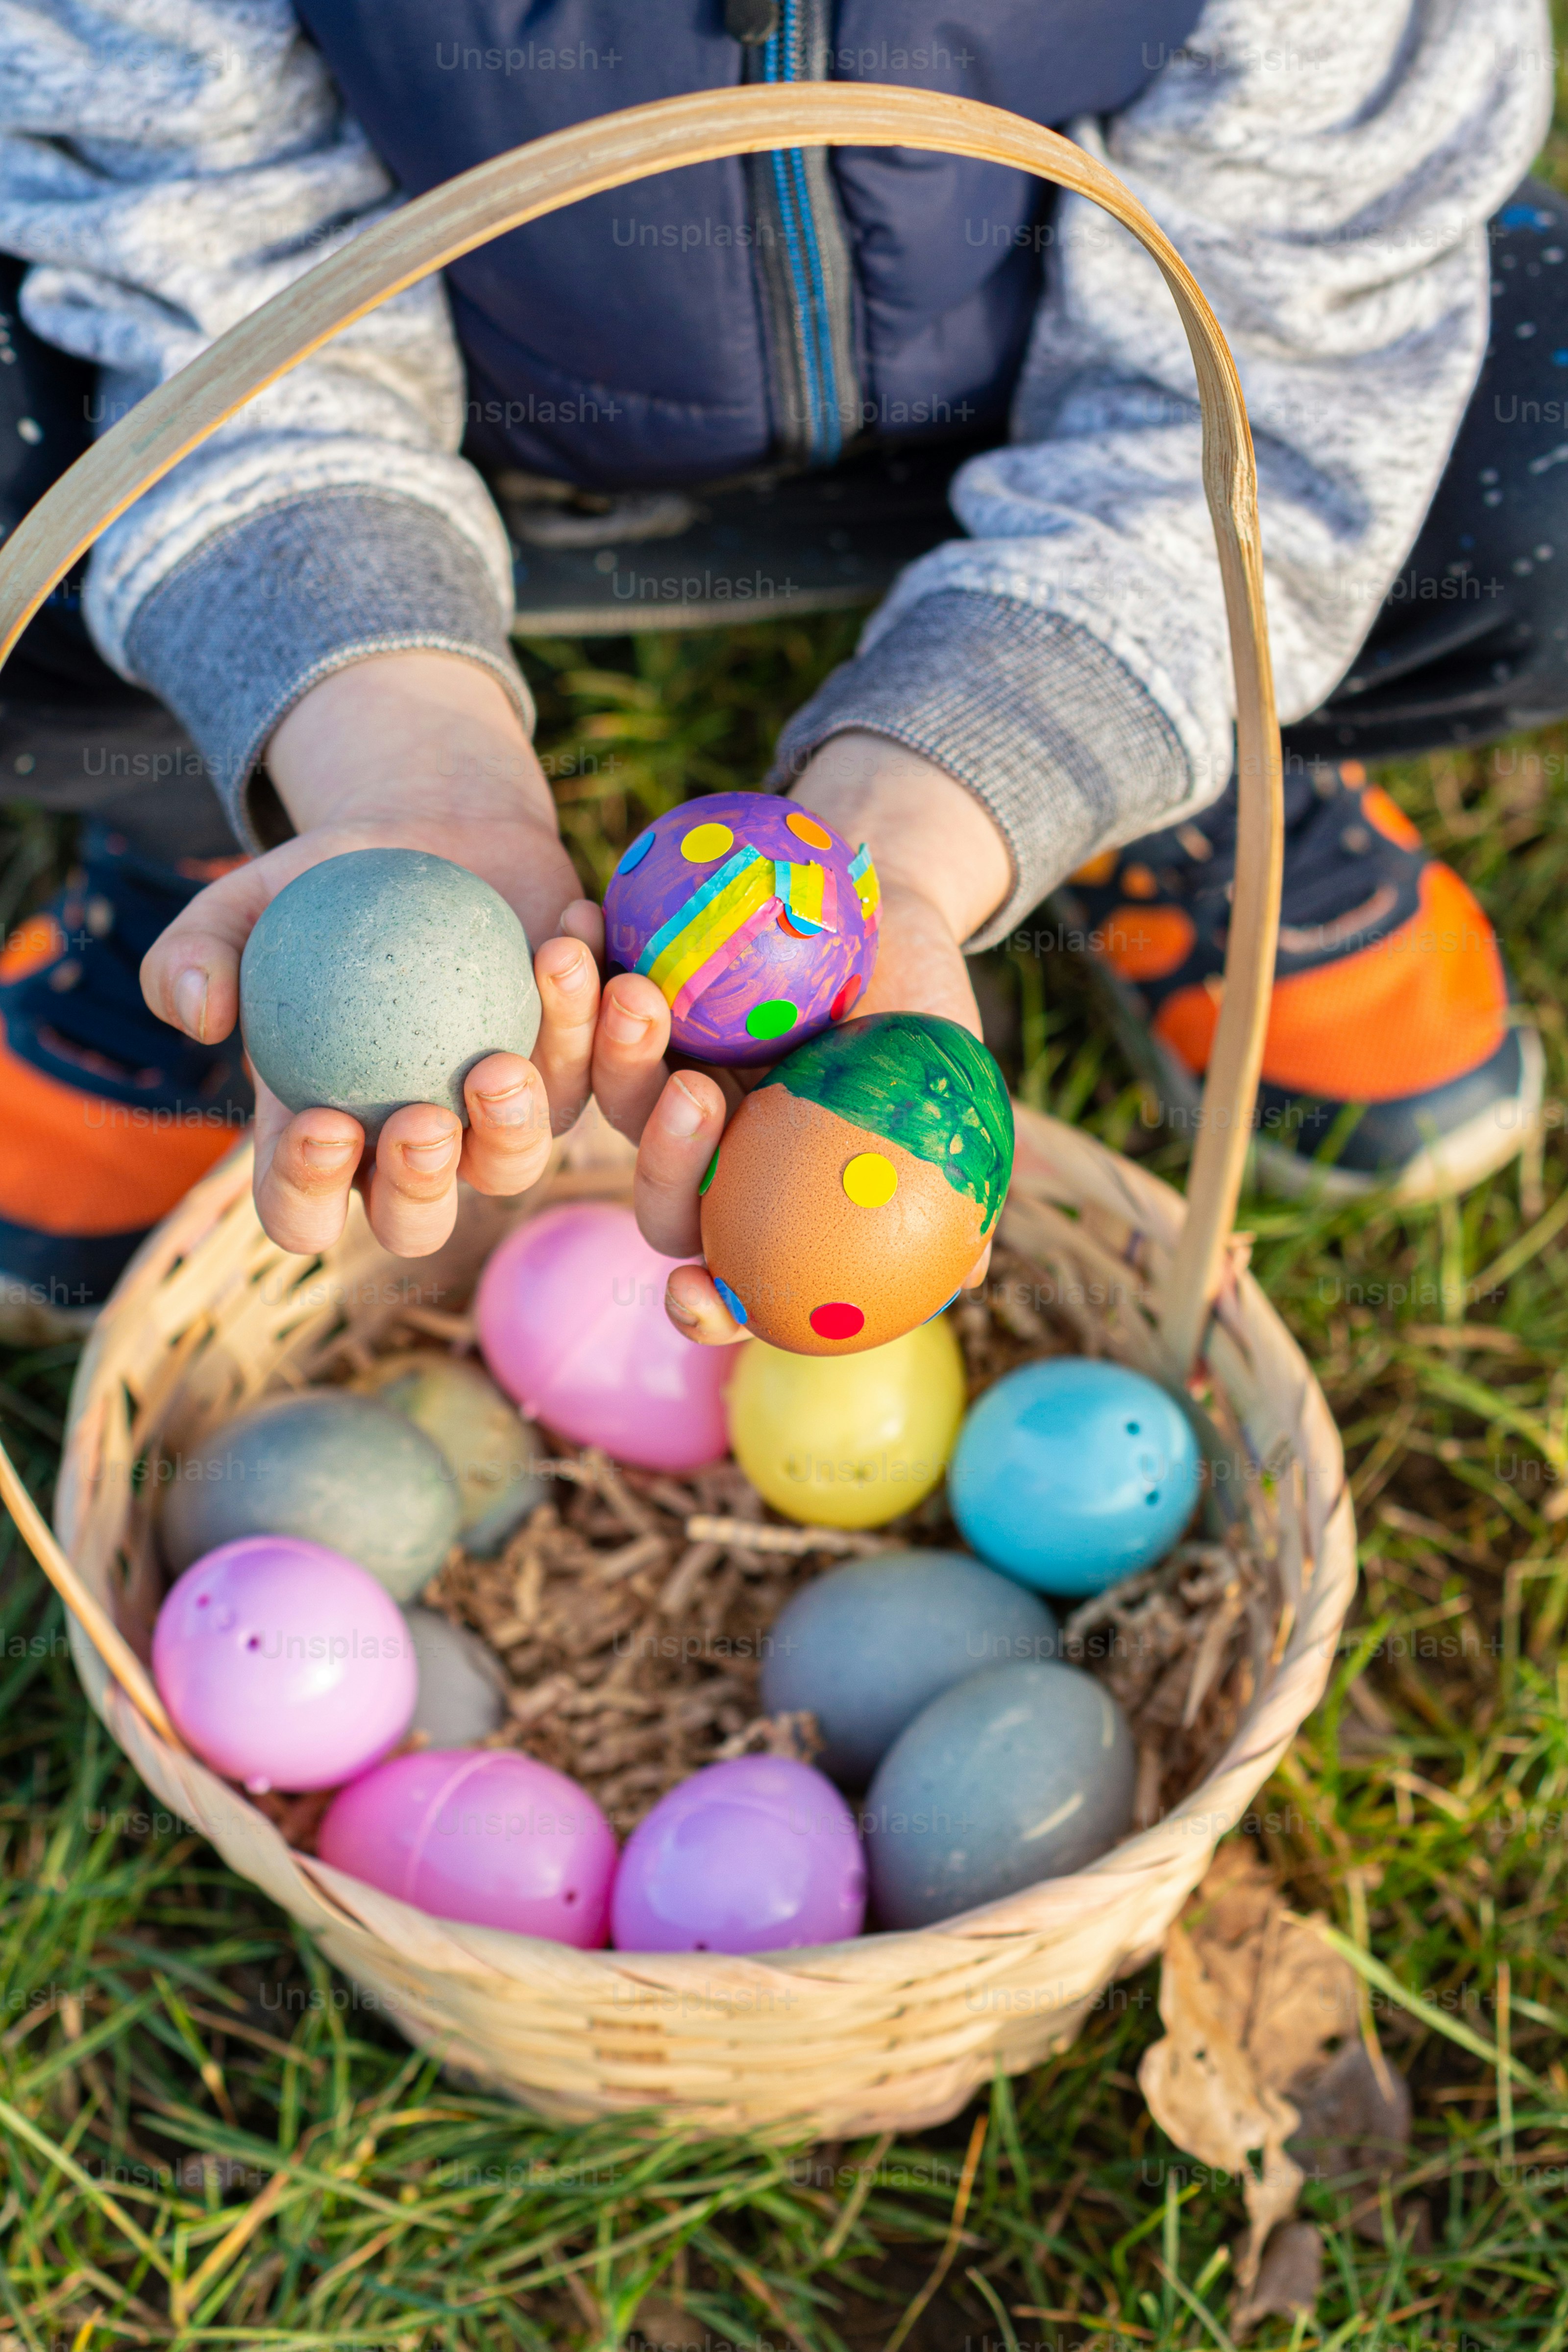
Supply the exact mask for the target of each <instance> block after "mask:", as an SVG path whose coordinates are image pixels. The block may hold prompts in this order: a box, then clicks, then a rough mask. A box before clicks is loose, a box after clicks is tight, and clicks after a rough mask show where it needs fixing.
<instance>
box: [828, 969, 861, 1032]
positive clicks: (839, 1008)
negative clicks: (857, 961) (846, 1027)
mask: <svg viewBox="0 0 1568 2352" xmlns="http://www.w3.org/2000/svg"><path fill="white" fill-rule="evenodd" d="M859 993H860V982H859V978H858V975H857V974H855V973H851V974H850V976H849V978H848V979H847V981H846V982H845V983H844V985H843V987H842V988H841V989H840V990H839V992H838V993H837V996H836V997H835V998H834V1000H833V1002H832V1003H831V1004H830V1005H829V1006H828V1008H827V1017H828V1019H829V1020H830V1021H842V1020H843V1019H844V1018H845V1017H846V1015H847V1013H848V1011H849V1007H850V1006H851V1005H852V1004H853V1003H854V1002H855V999H856V998H857V997H858V995H859Z"/></svg>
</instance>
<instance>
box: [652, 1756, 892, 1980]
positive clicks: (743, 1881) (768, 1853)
mask: <svg viewBox="0 0 1568 2352" xmlns="http://www.w3.org/2000/svg"><path fill="white" fill-rule="evenodd" d="M865 1916H866V1860H865V1853H864V1851H863V1849H862V1847H861V1843H860V1838H859V1832H858V1830H857V1829H856V1826H855V1816H854V1814H853V1813H852V1812H851V1811H850V1810H849V1808H848V1806H847V1804H846V1803H845V1801H844V1800H843V1798H842V1797H841V1796H840V1795H839V1793H838V1791H837V1789H836V1788H835V1787H834V1786H833V1783H832V1781H831V1780H824V1778H823V1776H822V1774H821V1773H820V1772H814V1771H813V1770H812V1769H811V1766H810V1765H809V1764H797V1763H796V1762H795V1761H794V1759H792V1758H790V1757H787V1756H737V1757H734V1758H733V1759H731V1761H729V1762H728V1763H724V1764H709V1765H705V1766H704V1767H703V1769H702V1770H701V1771H700V1772H694V1773H693V1774H692V1775H691V1778H690V1779H689V1780H682V1781H681V1782H680V1784H679V1787H678V1788H674V1789H672V1790H670V1791H669V1794H668V1796H667V1797H661V1798H660V1799H659V1801H658V1804H657V1805H656V1806H655V1807H654V1809H653V1811H652V1812H651V1813H649V1815H648V1816H647V1820H646V1821H645V1822H641V1823H640V1824H639V1825H638V1827H637V1829H635V1830H634V1831H633V1832H632V1834H631V1836H630V1838H629V1839H628V1840H627V1841H626V1852H625V1853H623V1854H622V1856H621V1866H620V1869H619V1871H618V1872H617V1873H616V1892H615V1896H614V1900H613V1902H612V1904H611V1910H610V1924H611V1933H612V1935H613V1936H614V1938H615V1941H616V1945H617V1947H618V1948H619V1949H620V1950H622V1951H623V1952H779V1951H784V1949H786V1948H788V1947H790V1946H792V1945H796V1944H834V1943H837V1942H839V1941H840V1940H841V1939H842V1938H843V1937H846V1936H858V1934H859V1932H860V1927H861V1923H862V1922H863V1920H864V1919H865Z"/></svg>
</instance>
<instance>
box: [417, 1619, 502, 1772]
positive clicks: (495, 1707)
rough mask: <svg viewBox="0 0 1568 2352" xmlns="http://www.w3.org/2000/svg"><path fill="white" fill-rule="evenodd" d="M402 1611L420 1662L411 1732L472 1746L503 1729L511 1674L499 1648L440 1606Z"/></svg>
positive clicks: (434, 1743) (434, 1742) (435, 1742)
mask: <svg viewBox="0 0 1568 2352" xmlns="http://www.w3.org/2000/svg"><path fill="white" fill-rule="evenodd" d="M403 1613H404V1615H405V1618H406V1619H407V1621H408V1631H409V1633H410V1635H411V1637H412V1639H413V1643H414V1654H415V1656H416V1659H417V1661H418V1665H419V1697H418V1702H417V1704H416V1706H415V1709H414V1720H413V1722H412V1723H411V1724H410V1725H409V1727H408V1730H409V1734H410V1736H412V1734H413V1733H415V1732H416V1731H418V1732H423V1733H424V1735H425V1738H426V1741H427V1742H428V1743H429V1745H430V1746H431V1747H432V1748H473V1747H475V1746H477V1744H478V1743H479V1740H481V1739H483V1738H486V1736H487V1735H488V1734H489V1733H490V1732H492V1731H499V1730H500V1727H501V1724H502V1722H503V1720H504V1719H505V1716H506V1676H505V1675H504V1674H503V1673H502V1672H501V1664H500V1659H499V1658H498V1657H497V1656H496V1654H495V1652H494V1651H493V1650H490V1649H488V1648H487V1647H486V1645H485V1644H484V1643H483V1642H481V1641H480V1639H479V1635H478V1634H477V1633H469V1632H468V1629H467V1627H466V1626H462V1625H454V1624H452V1623H450V1622H449V1621H448V1620H447V1618H445V1617H443V1616H442V1615H441V1613H440V1612H439V1611H438V1610H435V1609H405V1611H404V1612H403Z"/></svg>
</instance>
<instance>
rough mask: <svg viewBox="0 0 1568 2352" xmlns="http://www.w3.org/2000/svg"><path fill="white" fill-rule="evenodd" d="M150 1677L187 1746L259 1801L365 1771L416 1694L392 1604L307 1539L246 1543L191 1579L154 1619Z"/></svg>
mask: <svg viewBox="0 0 1568 2352" xmlns="http://www.w3.org/2000/svg"><path fill="white" fill-rule="evenodd" d="M153 1679H154V1681H155V1682H156V1684H157V1685H158V1694H159V1696H160V1697H161V1698H162V1699H163V1704H164V1706H166V1707H167V1708H168V1710H169V1713H170V1716H171V1717H172V1718H173V1720H174V1728H175V1729H176V1730H177V1731H178V1732H179V1734H180V1736H181V1738H183V1739H184V1740H185V1741H186V1742H187V1743H188V1744H189V1745H190V1746H191V1747H192V1748H194V1749H195V1752H196V1754H197V1755H198V1756H199V1757H200V1758H201V1759H202V1760H203V1762H204V1763H206V1764H210V1765H211V1766H212V1767H213V1769H214V1770H215V1771H217V1772H222V1773H225V1774H226V1776H227V1777H228V1779H229V1780H242V1781H243V1782H244V1783H245V1786H246V1787H247V1789H250V1790H254V1791H255V1792H256V1793H257V1794H260V1793H261V1792H262V1791H263V1790H268V1789H332V1788H335V1787H336V1786H337V1784H338V1782H339V1781H340V1780H348V1779H349V1778H350V1777H351V1775H352V1774H353V1773H355V1772H363V1769H364V1768H365V1766H366V1765H367V1764H374V1762H375V1760H376V1759H377V1758H378V1757H380V1756H384V1755H385V1753H386V1751H387V1749H388V1748H395V1746H396V1745H397V1742H398V1741H399V1740H400V1739H401V1738H403V1735H404V1733H405V1731H406V1730H407V1728H408V1726H409V1724H410V1722H411V1721H412V1719H413V1716H414V1705H415V1700H416V1697H417V1696H418V1689H419V1665H418V1661H417V1659H416V1655H415V1651H414V1643H413V1641H412V1639H411V1638H410V1635H409V1632H408V1627H407V1624H406V1623H405V1620H404V1616H403V1612H402V1611H401V1610H400V1609H399V1608H398V1606H397V1603H396V1602H395V1601H394V1600H393V1598H392V1596H391V1594H390V1593H388V1592H387V1591H384V1588H383V1587H382V1586H381V1585H379V1584H378V1583H377V1582H376V1580H375V1579H374V1576H372V1575H371V1574H370V1572H369V1570H367V1569H363V1568H361V1567H360V1566H359V1565H358V1564H357V1562H355V1561H353V1560H352V1559H344V1558H343V1556H342V1553H341V1552H336V1551H329V1550H328V1549H327V1547H326V1545H325V1544H319V1543H310V1542H308V1541H307V1540H306V1538H304V1537H302V1536H242V1537H241V1538H240V1539H239V1540H238V1541H237V1543H226V1544H220V1545H219V1546H218V1548H217V1549H216V1551H209V1552H208V1553H207V1554H206V1555H205V1558H204V1559H198V1560H196V1561H195V1563H194V1564H193V1566H191V1567H190V1568H188V1569H186V1570H185V1572H184V1576H182V1577H180V1578H179V1579H178V1580H177V1581H176V1582H175V1583H174V1585H172V1586H171V1587H170V1590H169V1591H168V1593H167V1594H166V1595H165V1597H164V1601H163V1607H162V1608H161V1609H160V1610H159V1612H158V1622H157V1624H156V1625H155V1626H154V1628H153Z"/></svg>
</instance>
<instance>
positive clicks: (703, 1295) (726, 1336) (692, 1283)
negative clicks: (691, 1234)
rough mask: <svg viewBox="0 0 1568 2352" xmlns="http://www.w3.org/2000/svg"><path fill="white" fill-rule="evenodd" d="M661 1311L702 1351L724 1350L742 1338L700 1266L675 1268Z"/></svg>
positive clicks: (735, 1323) (707, 1274)
mask: <svg viewBox="0 0 1568 2352" xmlns="http://www.w3.org/2000/svg"><path fill="white" fill-rule="evenodd" d="M664 1311H665V1313H666V1314H667V1315H668V1318H669V1319H670V1321H671V1322H672V1323H673V1324H674V1325H675V1328H676V1329H677V1330H678V1331H684V1332H685V1334H686V1337H687V1338H688V1339H695V1340H696V1341H697V1343H698V1345H699V1346H700V1347H703V1348H728V1347H731V1346H732V1345H733V1343H734V1342H735V1341H736V1340H737V1339H744V1338H745V1336H746V1335H745V1333H744V1331H743V1330H742V1328H741V1326H740V1325H739V1324H738V1323H737V1322H736V1320H735V1318H734V1317H733V1316H732V1315H731V1312H730V1310H729V1308H728V1307H726V1306H725V1304H724V1302H723V1300H722V1299H721V1297H720V1296H719V1293H718V1292H717V1290H715V1288H714V1287H713V1277H712V1276H711V1275H710V1273H708V1272H707V1270H706V1268H704V1267H702V1266H700V1265H678V1266H677V1267H676V1269H675V1272H674V1273H673V1274H672V1275H671V1276H670V1277H669V1280H668V1284H667V1285H666V1286H665V1293H664Z"/></svg>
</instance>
